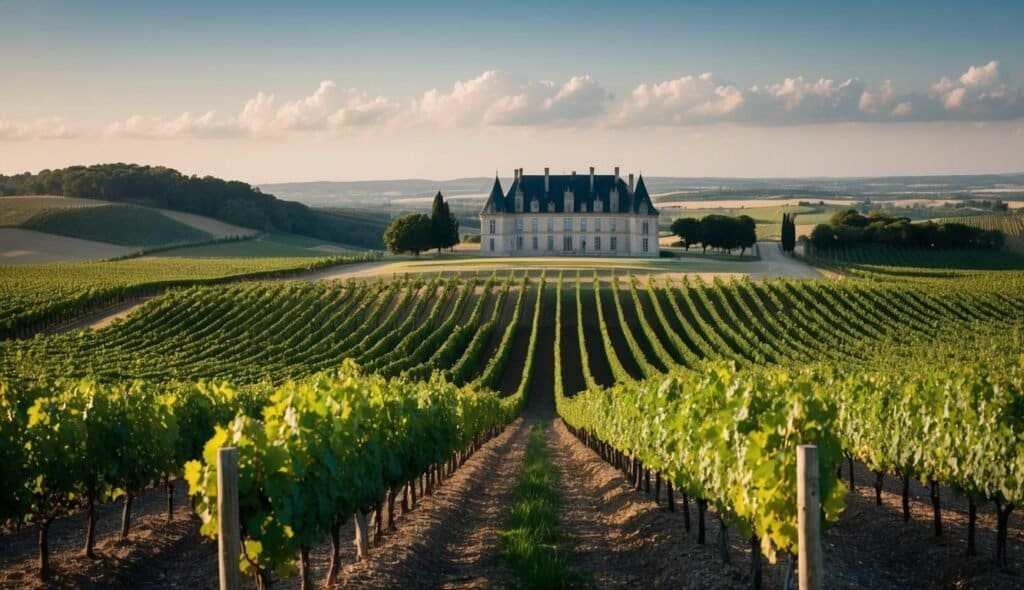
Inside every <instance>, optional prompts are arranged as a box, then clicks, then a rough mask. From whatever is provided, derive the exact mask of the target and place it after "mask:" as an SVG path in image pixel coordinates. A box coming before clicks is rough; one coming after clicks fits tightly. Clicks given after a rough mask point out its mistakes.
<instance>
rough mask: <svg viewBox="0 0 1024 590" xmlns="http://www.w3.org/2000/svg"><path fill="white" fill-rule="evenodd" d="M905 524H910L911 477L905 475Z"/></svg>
mask: <svg viewBox="0 0 1024 590" xmlns="http://www.w3.org/2000/svg"><path fill="white" fill-rule="evenodd" d="M903 522H910V476H909V475H907V474H903Z"/></svg>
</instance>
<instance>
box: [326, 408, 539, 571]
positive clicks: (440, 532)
mask: <svg viewBox="0 0 1024 590" xmlns="http://www.w3.org/2000/svg"><path fill="white" fill-rule="evenodd" d="M531 425H532V421H531V420H525V419H522V418H520V419H518V420H517V421H516V422H513V423H512V425H511V426H509V428H507V429H506V430H505V432H503V433H502V434H501V435H499V436H498V437H497V438H495V439H494V440H493V441H491V442H490V443H488V444H487V445H486V446H485V447H484V448H482V449H481V450H480V451H478V452H477V453H476V454H475V455H474V456H473V457H471V458H470V460H469V461H467V462H466V464H465V465H463V466H462V467H461V468H460V469H459V470H458V471H456V472H455V475H454V476H452V478H451V479H449V480H447V481H446V482H444V484H443V485H442V487H441V488H440V489H439V490H438V491H436V492H435V493H434V494H433V495H432V496H428V497H426V498H424V499H423V501H422V502H421V503H420V504H419V506H417V508H416V510H414V511H412V512H411V513H409V514H408V515H407V516H401V517H399V519H398V523H397V524H398V532H397V533H395V534H394V535H392V536H390V537H388V538H386V539H385V540H384V542H383V543H382V544H381V546H380V547H378V548H375V549H373V550H372V551H371V552H370V554H369V557H368V559H366V560H363V561H361V562H357V563H353V564H351V565H349V566H347V567H346V568H345V569H344V570H343V572H342V575H341V578H340V584H339V587H341V588H346V589H348V588H368V589H369V588H505V587H508V586H510V585H514V580H515V579H516V578H515V575H514V574H513V573H512V572H510V571H509V570H508V569H507V568H506V567H505V565H504V564H503V563H502V561H501V560H500V558H499V557H498V548H499V547H498V544H499V539H498V531H499V530H500V529H501V524H502V522H503V521H504V518H505V514H504V511H505V509H506V508H507V507H508V506H509V505H510V504H511V499H512V489H513V487H514V486H515V484H516V482H517V481H518V479H519V472H520V471H521V470H522V466H523V453H524V451H525V450H526V439H527V436H528V435H529V431H530V426H531Z"/></svg>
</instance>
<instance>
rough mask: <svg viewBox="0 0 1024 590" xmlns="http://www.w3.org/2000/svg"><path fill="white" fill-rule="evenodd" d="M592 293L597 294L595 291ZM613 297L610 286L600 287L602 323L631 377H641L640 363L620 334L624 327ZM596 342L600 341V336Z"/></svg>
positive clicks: (613, 347)
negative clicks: (620, 321)
mask: <svg viewBox="0 0 1024 590" xmlns="http://www.w3.org/2000/svg"><path fill="white" fill-rule="evenodd" d="M594 294H595V295H597V293H596V291H595V293H594ZM613 297H614V294H613V293H612V290H611V287H601V313H602V314H603V315H604V323H605V325H606V326H607V327H608V336H610V337H611V340H612V349H613V350H614V351H615V356H617V357H618V359H619V362H621V363H622V366H623V367H625V369H626V372H627V373H629V376H630V377H632V378H633V379H642V378H643V376H644V375H643V373H641V372H640V365H638V364H637V362H636V359H634V358H633V353H632V352H631V351H630V350H629V345H628V344H626V338H625V336H623V335H622V330H623V329H624V328H623V326H622V325H620V324H619V313H618V312H617V311H615V301H614V299H612V298H613ZM597 342H601V338H600V336H599V337H598V339H597Z"/></svg>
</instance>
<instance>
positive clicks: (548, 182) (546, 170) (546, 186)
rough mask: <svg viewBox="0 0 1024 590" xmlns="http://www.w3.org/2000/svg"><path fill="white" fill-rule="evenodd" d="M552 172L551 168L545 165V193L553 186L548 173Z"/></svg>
mask: <svg viewBox="0 0 1024 590" xmlns="http://www.w3.org/2000/svg"><path fill="white" fill-rule="evenodd" d="M550 172H551V169H550V168H548V167H547V166H545V167H544V192H545V193H546V192H548V189H549V187H550V186H551V185H550V182H551V181H550V179H549V178H548V173H550Z"/></svg>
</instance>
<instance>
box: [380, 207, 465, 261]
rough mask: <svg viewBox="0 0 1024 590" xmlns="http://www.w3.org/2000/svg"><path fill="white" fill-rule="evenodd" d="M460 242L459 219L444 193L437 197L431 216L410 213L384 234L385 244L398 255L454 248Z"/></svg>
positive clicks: (394, 222)
mask: <svg viewBox="0 0 1024 590" xmlns="http://www.w3.org/2000/svg"><path fill="white" fill-rule="evenodd" d="M458 243H459V220H458V218H456V217H455V215H453V214H452V212H451V210H450V209H449V208H448V203H446V202H445V200H444V196H443V195H441V191H438V192H437V194H436V195H434V203H433V206H432V207H431V209H430V216H427V215H424V214H423V213H410V214H408V215H403V216H402V217H399V218H398V219H396V220H394V221H393V222H392V223H391V225H390V226H388V229H387V230H385V231H384V244H385V245H387V247H388V250H390V251H391V252H394V253H395V254H401V253H403V252H412V253H413V254H415V255H417V256H419V254H420V252H423V251H424V250H430V249H431V248H437V250H438V252H440V251H441V249H442V248H452V247H454V246H455V244H458Z"/></svg>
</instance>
